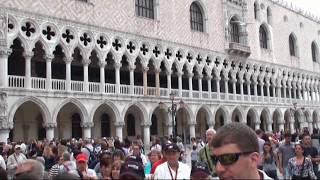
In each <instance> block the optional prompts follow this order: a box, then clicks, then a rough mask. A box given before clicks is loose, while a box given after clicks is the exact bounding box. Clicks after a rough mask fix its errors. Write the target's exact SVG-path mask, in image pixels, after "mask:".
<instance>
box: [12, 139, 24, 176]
mask: <svg viewBox="0 0 320 180" xmlns="http://www.w3.org/2000/svg"><path fill="white" fill-rule="evenodd" d="M25 160H27V158H26V156H25V155H24V154H22V153H21V146H20V145H18V144H17V145H15V147H14V153H13V154H11V155H10V156H9V157H8V161H7V170H8V177H9V178H10V177H13V176H14V174H15V171H16V168H17V166H18V165H19V164H21V163H23V162H24V161H25Z"/></svg>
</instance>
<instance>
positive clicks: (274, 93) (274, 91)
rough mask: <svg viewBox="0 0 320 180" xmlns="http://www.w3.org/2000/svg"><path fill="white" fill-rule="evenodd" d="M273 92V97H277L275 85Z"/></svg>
mask: <svg viewBox="0 0 320 180" xmlns="http://www.w3.org/2000/svg"><path fill="white" fill-rule="evenodd" d="M272 94H273V97H277V95H276V87H275V85H272Z"/></svg>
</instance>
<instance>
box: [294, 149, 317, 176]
mask: <svg viewBox="0 0 320 180" xmlns="http://www.w3.org/2000/svg"><path fill="white" fill-rule="evenodd" d="M294 151H295V154H296V155H295V157H293V158H291V159H289V163H288V171H289V176H290V177H291V179H293V180H294V179H299V180H304V179H306V180H307V179H317V177H316V176H315V174H314V172H313V166H312V162H311V159H310V158H308V157H305V156H304V155H303V152H304V150H303V147H302V146H301V144H296V145H295V146H294Z"/></svg>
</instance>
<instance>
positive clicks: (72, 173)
mask: <svg viewBox="0 0 320 180" xmlns="http://www.w3.org/2000/svg"><path fill="white" fill-rule="evenodd" d="M319 144H320V143H319V132H318V130H317V129H314V130H313V133H310V132H309V131H308V129H304V130H303V131H302V132H297V133H294V134H290V133H284V132H278V133H274V134H272V133H264V132H263V131H261V130H256V131H255V132H254V131H253V130H252V129H250V128H249V127H248V126H246V125H243V124H241V123H231V124H228V125H225V126H223V127H221V128H219V130H218V131H217V132H216V131H215V130H214V129H208V130H207V131H206V137H205V138H204V139H201V138H191V143H190V146H189V145H188V146H186V145H185V144H184V143H183V142H182V139H181V138H180V137H176V138H172V137H166V136H165V137H161V138H159V137H151V145H150V148H148V149H144V144H143V141H142V140H141V137H140V136H137V137H136V138H135V139H134V140H132V141H130V140H129V139H128V138H125V139H124V140H123V141H121V140H119V139H118V138H117V137H108V138H100V139H75V138H73V139H70V140H65V139H62V140H57V139H54V140H51V141H47V140H34V141H32V142H30V143H26V142H10V143H9V142H6V143H4V142H3V143H1V144H0V152H1V155H0V179H4V180H5V179H110V180H111V179H218V178H221V179H237V178H238V179H279V177H281V178H285V179H317V177H319V171H318V169H319V167H318V164H319V162H320V156H318V154H319V153H318V152H319V149H320V148H319ZM188 148H189V149H190V153H186V150H187V149H188ZM187 156H190V157H187ZM186 159H190V160H191V162H187V161H186Z"/></svg>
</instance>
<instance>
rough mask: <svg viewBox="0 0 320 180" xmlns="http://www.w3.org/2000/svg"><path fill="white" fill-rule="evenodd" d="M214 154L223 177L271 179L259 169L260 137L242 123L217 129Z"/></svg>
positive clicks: (213, 142)
mask: <svg viewBox="0 0 320 180" xmlns="http://www.w3.org/2000/svg"><path fill="white" fill-rule="evenodd" d="M211 146H212V147H213V150H212V154H213V155H214V156H215V157H216V158H217V164H216V173H217V175H218V176H219V178H222V179H271V178H270V177H268V176H267V175H266V173H265V172H263V171H261V170H259V169H258V168H257V167H258V164H259V162H260V154H259V144H258V138H257V135H256V134H255V132H254V131H253V130H252V129H251V128H250V127H248V126H246V125H244V124H241V123H230V124H227V125H224V126H222V127H221V128H219V130H218V131H217V133H216V135H215V137H214V141H212V142H211Z"/></svg>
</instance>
